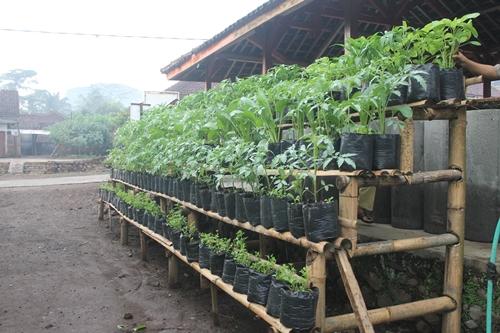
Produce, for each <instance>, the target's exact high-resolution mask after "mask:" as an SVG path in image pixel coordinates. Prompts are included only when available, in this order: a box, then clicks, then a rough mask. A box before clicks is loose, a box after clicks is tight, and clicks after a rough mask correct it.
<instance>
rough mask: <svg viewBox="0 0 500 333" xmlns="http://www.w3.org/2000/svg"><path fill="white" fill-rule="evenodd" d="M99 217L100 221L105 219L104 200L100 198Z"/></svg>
mask: <svg viewBox="0 0 500 333" xmlns="http://www.w3.org/2000/svg"><path fill="white" fill-rule="evenodd" d="M97 218H98V220H99V221H102V220H104V201H103V200H99V210H98V212H97Z"/></svg>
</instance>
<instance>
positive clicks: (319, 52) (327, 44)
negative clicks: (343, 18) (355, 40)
mask: <svg viewBox="0 0 500 333" xmlns="http://www.w3.org/2000/svg"><path fill="white" fill-rule="evenodd" d="M343 29H344V22H342V23H340V24H339V26H338V27H337V29H336V30H335V31H334V32H333V33H332V34H331V35H330V37H329V38H328V39H327V40H326V41H325V43H324V44H323V46H321V48H320V49H319V51H318V52H317V53H316V54H315V57H314V58H315V59H316V58H319V57H321V56H322V55H323V54H324V53H325V52H326V50H327V49H328V47H330V44H331V43H332V42H333V41H334V40H335V38H337V37H338V35H339V34H340V33H341V32H342V30H343Z"/></svg>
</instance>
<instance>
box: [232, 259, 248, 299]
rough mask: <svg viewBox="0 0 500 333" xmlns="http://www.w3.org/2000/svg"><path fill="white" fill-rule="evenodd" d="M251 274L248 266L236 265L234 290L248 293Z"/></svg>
mask: <svg viewBox="0 0 500 333" xmlns="http://www.w3.org/2000/svg"><path fill="white" fill-rule="evenodd" d="M249 275H250V272H249V269H248V267H245V266H243V265H236V271H235V273H234V282H233V291H235V292H237V293H240V294H246V293H247V292H248V277H249Z"/></svg>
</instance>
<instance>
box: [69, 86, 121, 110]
mask: <svg viewBox="0 0 500 333" xmlns="http://www.w3.org/2000/svg"><path fill="white" fill-rule="evenodd" d="M124 110H125V107H124V106H123V105H122V104H121V103H120V102H117V101H115V100H113V99H111V98H109V97H106V96H104V95H103V94H102V93H101V92H100V91H99V90H98V89H93V90H92V91H90V92H89V93H88V94H87V95H86V96H80V103H79V104H78V106H77V112H80V113H83V114H91V113H94V114H101V115H105V114H112V113H117V112H123V111H124Z"/></svg>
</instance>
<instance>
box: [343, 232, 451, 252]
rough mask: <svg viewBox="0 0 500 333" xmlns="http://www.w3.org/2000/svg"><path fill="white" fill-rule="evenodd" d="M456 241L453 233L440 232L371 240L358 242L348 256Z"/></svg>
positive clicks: (406, 249)
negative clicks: (413, 236) (422, 235)
mask: <svg viewBox="0 0 500 333" xmlns="http://www.w3.org/2000/svg"><path fill="white" fill-rule="evenodd" d="M458 241H459V239H458V237H457V236H456V235H454V234H442V235H434V236H425V237H416V238H406V239H396V240H387V241H381V242H371V243H367V244H358V246H357V247H356V248H355V249H354V250H352V251H351V253H350V256H351V257H361V256H367V255H375V254H383V253H394V252H402V251H415V250H422V249H427V248H431V247H438V246H445V245H453V244H457V243H458Z"/></svg>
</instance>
